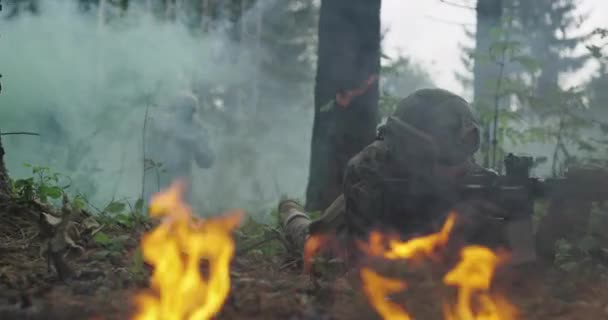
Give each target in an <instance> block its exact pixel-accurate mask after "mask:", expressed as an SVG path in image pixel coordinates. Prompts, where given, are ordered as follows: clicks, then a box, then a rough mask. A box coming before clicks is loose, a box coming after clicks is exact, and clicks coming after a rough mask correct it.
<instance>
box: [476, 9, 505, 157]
mask: <svg viewBox="0 0 608 320" xmlns="http://www.w3.org/2000/svg"><path fill="white" fill-rule="evenodd" d="M502 12H503V0H479V1H478V2H477V31H476V33H475V53H476V58H475V64H474V66H473V77H474V80H473V91H474V98H473V100H474V103H475V106H476V108H477V109H478V111H482V110H483V111H488V110H490V109H486V108H487V107H490V102H491V101H492V97H493V96H494V94H495V92H494V89H495V86H493V85H491V84H492V83H496V80H497V79H496V77H497V76H498V66H497V65H496V63H495V62H494V61H491V59H490V60H489V61H482V60H481V59H479V58H478V57H480V56H483V57H487V56H488V55H489V52H490V51H489V50H490V46H491V45H492V42H493V39H492V36H491V33H490V31H491V30H492V28H495V27H498V26H500V23H501V18H502ZM482 127H483V128H482V129H483V139H482V144H481V151H482V154H483V166H484V167H489V165H490V145H491V141H490V139H491V135H490V129H491V128H490V121H483V123H482Z"/></svg>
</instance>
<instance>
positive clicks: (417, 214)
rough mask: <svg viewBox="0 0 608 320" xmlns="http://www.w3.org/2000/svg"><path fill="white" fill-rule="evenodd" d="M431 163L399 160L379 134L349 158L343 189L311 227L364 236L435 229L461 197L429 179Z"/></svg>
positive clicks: (474, 167)
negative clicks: (378, 231) (376, 232)
mask: <svg viewBox="0 0 608 320" xmlns="http://www.w3.org/2000/svg"><path fill="white" fill-rule="evenodd" d="M431 165H432V164H431V163H430V162H427V163H412V164H411V166H409V167H404V166H403V165H397V163H396V160H395V159H394V158H393V157H392V156H391V152H390V150H389V149H388V148H387V146H386V144H385V142H384V141H383V140H382V139H381V138H379V139H378V140H376V141H375V142H373V143H372V144H370V145H369V146H367V147H366V148H365V149H363V150H362V151H361V152H360V153H358V154H357V155H355V156H354V157H353V158H352V159H351V160H350V161H349V162H348V164H347V167H346V170H345V175H344V185H343V194H342V195H341V196H340V197H338V199H336V200H335V201H334V203H333V204H332V205H331V206H330V207H329V208H328V209H327V210H325V212H324V213H323V215H322V216H321V217H320V218H319V219H318V220H316V221H313V222H312V224H311V226H310V232H311V233H313V234H314V233H323V232H327V231H329V230H332V231H334V232H337V233H338V234H341V235H343V236H346V237H350V236H354V237H364V236H366V235H367V233H368V232H369V231H371V230H373V229H381V230H386V231H396V232H399V233H400V234H402V235H414V234H423V233H427V232H429V231H431V230H433V229H435V228H437V227H438V225H439V224H441V223H442V222H443V218H444V217H445V215H446V214H447V213H448V209H449V208H451V207H452V206H453V205H454V204H455V202H456V201H457V199H456V196H455V194H454V193H452V191H453V190H454V188H453V186H451V185H449V183H445V182H441V181H439V183H438V181H437V180H435V179H431V178H430V176H429V173H430V172H432V170H433V169H432V167H431ZM480 170H481V171H486V170H485V169H483V168H482V167H480V166H478V165H476V164H474V163H472V162H471V163H470V167H469V172H471V171H476V172H477V171H480ZM393 181H405V183H401V182H399V183H397V184H392V182H393Z"/></svg>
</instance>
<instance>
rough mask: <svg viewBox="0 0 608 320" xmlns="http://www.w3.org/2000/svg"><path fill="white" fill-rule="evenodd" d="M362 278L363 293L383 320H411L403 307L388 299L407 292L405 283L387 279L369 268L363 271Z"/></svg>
mask: <svg viewBox="0 0 608 320" xmlns="http://www.w3.org/2000/svg"><path fill="white" fill-rule="evenodd" d="M360 276H361V281H362V282H363V283H364V286H363V292H364V293H365V295H366V296H367V298H368V299H369V300H370V302H371V304H372V306H374V308H375V309H376V311H377V312H378V313H379V314H380V315H381V316H382V318H383V319H390V320H410V319H411V316H410V315H409V313H407V311H406V310H405V309H404V308H403V307H401V306H400V305H398V304H396V303H394V302H391V301H390V300H388V299H387V298H386V297H387V296H388V295H390V294H393V293H397V292H401V291H403V290H405V289H406V288H407V284H406V283H405V281H402V280H399V279H388V278H385V277H383V276H381V275H379V274H377V273H376V272H374V271H372V270H371V269H369V268H363V269H361V272H360Z"/></svg>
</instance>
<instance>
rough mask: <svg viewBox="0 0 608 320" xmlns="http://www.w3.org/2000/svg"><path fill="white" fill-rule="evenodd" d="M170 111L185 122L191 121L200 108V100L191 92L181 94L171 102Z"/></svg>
mask: <svg viewBox="0 0 608 320" xmlns="http://www.w3.org/2000/svg"><path fill="white" fill-rule="evenodd" d="M169 105H170V110H171V111H172V112H173V113H175V114H176V116H177V117H178V118H180V119H183V120H191V119H192V118H193V117H194V114H195V113H196V111H197V110H198V108H199V101H198V98H197V97H196V96H195V95H194V94H193V93H191V92H188V91H183V92H179V93H178V94H177V95H176V96H175V97H173V99H171V101H170V102H169Z"/></svg>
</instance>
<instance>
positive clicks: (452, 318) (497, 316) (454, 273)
mask: <svg viewBox="0 0 608 320" xmlns="http://www.w3.org/2000/svg"><path fill="white" fill-rule="evenodd" d="M499 262H500V258H499V257H498V256H497V255H496V254H495V253H494V252H492V251H491V250H490V249H488V248H484V247H480V246H469V247H466V248H464V249H463V250H462V252H461V261H460V263H459V264H458V265H457V266H456V267H455V268H454V269H452V270H451V271H450V272H448V273H447V274H446V275H445V277H444V278H443V283H445V284H446V285H449V286H455V287H457V288H458V301H457V303H456V306H455V308H450V307H449V306H447V305H446V306H444V314H445V318H446V319H447V320H460V319H480V320H511V319H514V318H515V314H516V310H515V308H514V307H513V306H511V304H509V303H508V302H507V301H506V300H505V299H504V298H503V297H500V296H496V297H492V296H491V295H490V294H489V293H488V291H489V289H490V285H491V280H492V277H493V275H494V270H495V269H496V266H497V265H498V263H499ZM474 301H477V309H478V310H477V312H476V313H475V314H474V313H473V304H474Z"/></svg>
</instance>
